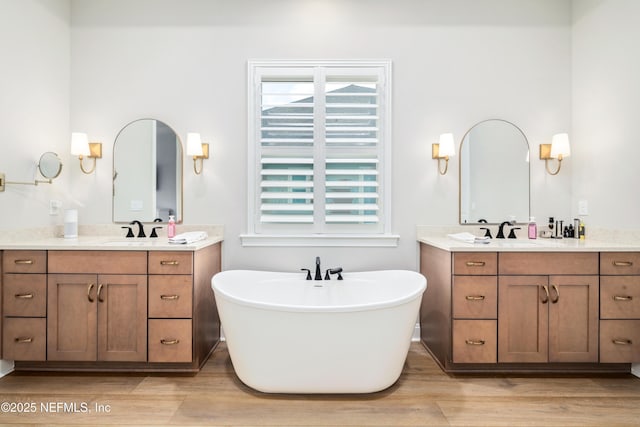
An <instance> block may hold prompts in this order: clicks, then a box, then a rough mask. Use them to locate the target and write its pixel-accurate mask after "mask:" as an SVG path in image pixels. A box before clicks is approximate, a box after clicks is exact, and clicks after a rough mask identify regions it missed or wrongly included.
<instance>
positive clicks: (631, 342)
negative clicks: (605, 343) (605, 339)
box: [611, 338, 633, 345]
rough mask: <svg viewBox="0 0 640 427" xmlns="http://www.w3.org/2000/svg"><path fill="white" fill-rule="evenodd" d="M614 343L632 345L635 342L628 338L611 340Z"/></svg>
mask: <svg viewBox="0 0 640 427" xmlns="http://www.w3.org/2000/svg"><path fill="white" fill-rule="evenodd" d="M611 342H612V343H614V344H615V345H631V344H633V341H631V340H628V339H626V338H614V339H612V340H611Z"/></svg>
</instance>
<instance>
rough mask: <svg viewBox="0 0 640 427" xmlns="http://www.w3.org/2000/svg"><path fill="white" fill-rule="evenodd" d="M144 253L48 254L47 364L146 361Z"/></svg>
mask: <svg viewBox="0 0 640 427" xmlns="http://www.w3.org/2000/svg"><path fill="white" fill-rule="evenodd" d="M146 272H147V253H146V252H142V251H136V252H118V251H49V275H48V293H49V297H48V317H47V360H50V361H108V362H141V361H146V360H147V323H146V319H147V275H146Z"/></svg>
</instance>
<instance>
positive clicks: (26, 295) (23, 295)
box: [15, 294, 33, 299]
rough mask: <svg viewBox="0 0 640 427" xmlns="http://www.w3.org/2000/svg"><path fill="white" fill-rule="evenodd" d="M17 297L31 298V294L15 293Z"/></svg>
mask: <svg viewBox="0 0 640 427" xmlns="http://www.w3.org/2000/svg"><path fill="white" fill-rule="evenodd" d="M15 297H16V298H18V299H33V294H15Z"/></svg>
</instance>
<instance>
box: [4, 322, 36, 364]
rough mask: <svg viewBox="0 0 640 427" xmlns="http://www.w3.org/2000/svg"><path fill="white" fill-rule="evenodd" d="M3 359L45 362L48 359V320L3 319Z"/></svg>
mask: <svg viewBox="0 0 640 427" xmlns="http://www.w3.org/2000/svg"><path fill="white" fill-rule="evenodd" d="M2 328H3V337H2V338H3V339H2V347H3V349H2V351H3V353H2V358H3V359H7V360H33V361H43V360H46V357H47V351H46V349H47V319H45V318H28V317H24V318H15V317H6V318H4V319H3V325H2Z"/></svg>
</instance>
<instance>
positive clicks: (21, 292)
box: [2, 250, 47, 361]
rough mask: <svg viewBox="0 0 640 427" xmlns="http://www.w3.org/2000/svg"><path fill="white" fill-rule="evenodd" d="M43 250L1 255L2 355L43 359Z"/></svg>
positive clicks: (44, 289)
mask: <svg viewBox="0 0 640 427" xmlns="http://www.w3.org/2000/svg"><path fill="white" fill-rule="evenodd" d="M46 259H47V254H46V251H21V250H19V251H15V250H10V251H4V253H3V254H2V358H3V359H8V360H33V361H38V360H45V359H46V337H47V335H46V315H47V310H46V303H47V289H46V274H45V272H46Z"/></svg>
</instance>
